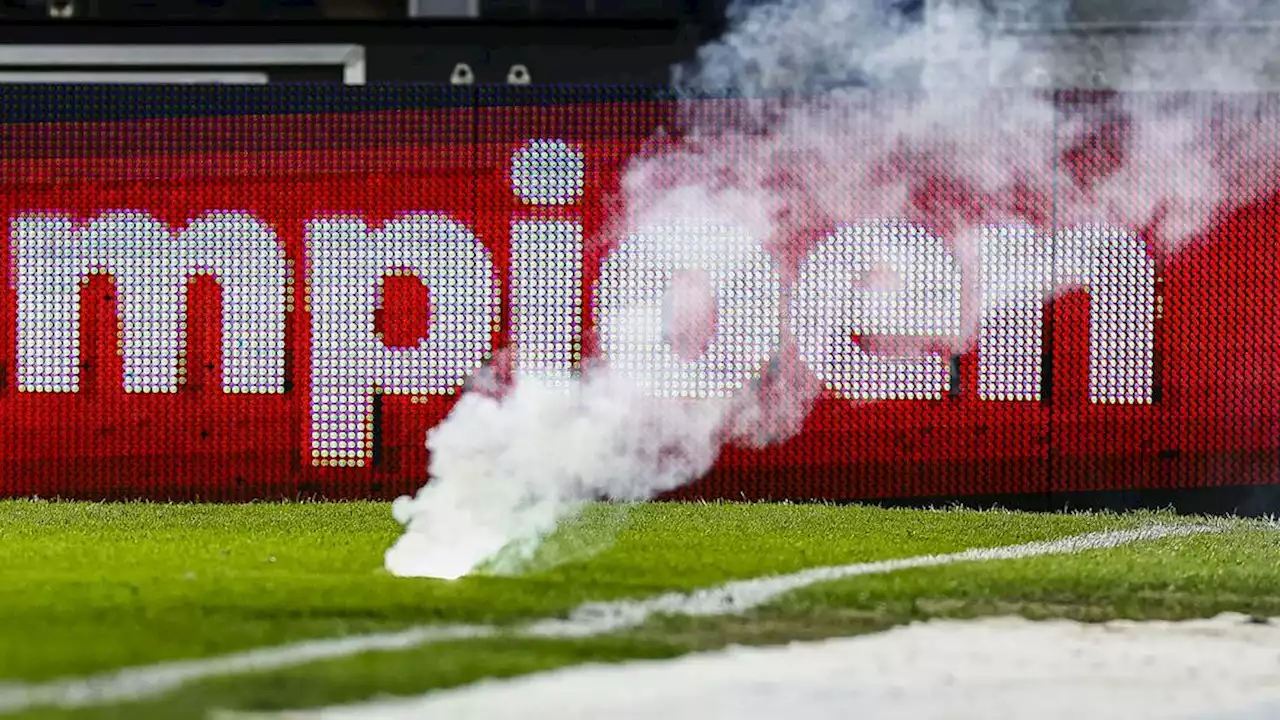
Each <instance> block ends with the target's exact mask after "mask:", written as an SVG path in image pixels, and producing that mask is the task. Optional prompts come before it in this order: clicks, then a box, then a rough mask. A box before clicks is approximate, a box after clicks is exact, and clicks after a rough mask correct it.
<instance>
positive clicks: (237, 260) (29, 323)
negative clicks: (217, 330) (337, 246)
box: [10, 211, 288, 393]
mask: <svg viewBox="0 0 1280 720" xmlns="http://www.w3.org/2000/svg"><path fill="white" fill-rule="evenodd" d="M10 232H11V234H12V237H11V247H12V252H13V263H14V267H13V270H14V276H13V278H12V281H13V283H14V285H15V286H16V290H17V305H18V307H17V315H18V318H17V320H18V333H17V344H18V368H17V376H18V389H19V390H22V391H28V392H76V391H77V390H78V389H79V386H80V347H79V338H80V289H81V287H82V284H83V283H84V282H85V281H87V280H88V278H89V276H90V275H92V274H95V273H101V274H108V275H111V276H112V277H113V278H114V280H115V284H116V293H117V298H118V301H117V306H118V309H119V313H120V330H121V332H120V351H121V354H122V355H123V357H124V389H125V390H126V391H129V392H176V391H177V389H178V383H179V377H180V372H179V370H180V363H181V357H182V353H183V351H184V349H185V347H184V346H185V340H186V335H187V334H186V312H187V283H188V281H189V280H190V279H191V278H192V277H193V276H195V275H210V276H212V277H213V278H214V279H215V280H216V281H217V282H218V284H219V285H220V286H221V288H222V293H223V296H222V299H223V302H222V305H223V316H222V367H223V376H222V388H223V390H224V391H226V392H253V393H272V392H283V390H284V319H285V308H286V300H287V297H286V292H287V286H288V268H287V264H286V260H285V256H284V251H283V249H282V248H281V246H280V244H279V242H278V241H277V239H276V236H275V234H274V233H273V232H272V231H271V229H270V228H268V227H267V226H266V225H264V224H263V223H261V222H260V221H258V220H257V219H256V218H254V217H253V216H252V215H250V214H248V213H242V212H211V213H206V214H204V215H202V216H200V217H198V218H196V219H195V220H192V221H191V222H190V223H189V224H188V225H187V226H186V228H184V229H183V230H181V231H180V232H177V233H174V232H173V231H171V230H170V229H169V227H167V226H166V225H165V224H164V223H161V222H160V221H158V220H156V219H155V218H154V217H152V216H151V215H149V214H147V213H143V212H134V211H112V212H107V213H103V214H101V215H99V216H97V217H96V218H93V219H92V220H90V221H89V222H87V223H83V224H77V223H75V222H73V221H72V220H71V219H70V218H68V217H66V216H62V215H52V214H32V215H22V216H18V217H15V218H14V219H13V221H12V223H11V227H10Z"/></svg>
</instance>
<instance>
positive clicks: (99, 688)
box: [0, 625, 497, 714]
mask: <svg viewBox="0 0 1280 720" xmlns="http://www.w3.org/2000/svg"><path fill="white" fill-rule="evenodd" d="M496 631H497V628H495V627H490V626H485V625H428V626H423V627H415V628H410V629H408V630H404V631H401V632H394V633H378V634H372V635H352V636H348V637H340V638H329V639H325V640H307V641H304V642H299V643H293V644H290V645H278V646H276V647H266V648H258V649H255V650H248V651H245V652H239V653H233V654H231V655H223V656H220V657H213V658H202V659H198V660H179V661H176V662H165V663H157V664H155V665H142V666H138V667H132V668H124V669H122V670H117V671H113V672H107V673H101V674H99V675H89V676H87V677H82V678H71V679H67V680H55V681H53V682H48V683H42V684H39V685H0V714H9V713H15V712H19V711H22V710H27V709H30V708H33V707H42V706H55V707H60V708H79V707H88V706H92V705H105V704H107V703H114V702H125V701H129V700H139V699H142V698H147V697H154V696H156V695H160V694H163V693H165V692H168V691H170V690H175V689H177V688H179V687H181V686H183V685H185V684H186V683H189V682H192V681H195V680H202V679H205V678H210V677H217V676H219V675H237V674H242V673H245V672H253V671H264V670H278V669H281V668H287V667H293V666H296V665H301V664H304V663H309V662H314V661H317V660H329V659H332V658H340V657H347V656H349V655H359V654H361V653H366V652H373V651H377V650H405V649H408V648H412V647H417V646H419V645H426V644H429V643H434V642H443V641H447V640H458V639H469V638H478V637H487V636H490V635H494V634H496Z"/></svg>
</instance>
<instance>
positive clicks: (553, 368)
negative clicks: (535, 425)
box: [511, 140, 586, 385]
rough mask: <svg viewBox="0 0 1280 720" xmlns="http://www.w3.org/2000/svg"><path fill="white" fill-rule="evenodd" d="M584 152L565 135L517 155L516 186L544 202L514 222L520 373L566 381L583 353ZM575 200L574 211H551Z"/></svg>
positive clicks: (531, 200) (535, 202)
mask: <svg viewBox="0 0 1280 720" xmlns="http://www.w3.org/2000/svg"><path fill="white" fill-rule="evenodd" d="M585 167H586V162H585V159H584V157H583V154H582V151H581V150H578V149H577V148H573V147H570V146H569V145H568V144H567V143H565V142H563V141H561V140H531V141H529V142H527V143H525V144H524V145H523V146H521V147H520V149H518V150H517V151H516V152H515V153H514V154H513V155H512V158H511V187H512V190H513V192H514V193H515V195H516V197H518V198H519V199H520V200H521V201H522V202H523V203H524V204H525V205H531V206H534V207H537V208H543V211H542V212H540V213H523V214H520V215H518V216H517V218H516V219H514V220H513V221H512V223H511V340H512V341H513V342H514V343H515V346H516V373H517V375H519V376H525V377H535V378H538V379H540V380H543V381H544V382H547V383H549V384H553V385H567V384H568V382H569V380H570V378H571V376H572V372H573V366H574V364H575V363H576V362H577V361H578V360H579V359H580V357H581V352H582V350H581V348H582V343H581V337H582V254H583V250H582V219H581V213H580V211H579V210H577V204H578V201H579V200H580V199H581V198H582V189H583V185H584V184H585V179H586V178H585V175H586V172H585ZM567 206H574V208H573V209H571V210H570V212H567V213H566V212H558V213H554V214H552V213H550V212H548V210H549V209H551V208H557V207H559V208H566V209H569V208H567Z"/></svg>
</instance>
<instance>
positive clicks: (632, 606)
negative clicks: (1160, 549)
mask: <svg viewBox="0 0 1280 720" xmlns="http://www.w3.org/2000/svg"><path fill="white" fill-rule="evenodd" d="M1218 530H1219V528H1214V527H1210V526H1208V525H1149V526H1145V527H1140V528H1134V529H1131V530H1111V531H1106V532H1095V533H1086V534H1084V535H1072V536H1070V537H1065V538H1059V539H1056V540H1042V541H1038V542H1030V543H1024V544H1022V545H1005V546H1003V547H993V548H973V549H971V550H964V551H962V552H958V553H948V554H945V555H917V556H915V557H905V558H897V559H893V560H878V561H875V562H865V563H856V564H853V565H836V566H827V567H816V568H809V569H807V570H801V571H799V572H795V573H791V574H789V575H773V576H765V577H758V578H751V579H748V580H735V581H732V582H729V583H725V584H724V585H719V586H716V587H711V588H706V589H703V590H696V591H694V592H692V593H678V592H673V593H666V594H664V595H659V596H657V597H653V598H647V599H643V600H617V601H614V602H607V603H586V604H584V605H582V606H580V607H579V608H578V609H577V610H575V611H574V612H573V613H572V614H571V615H570V616H569V617H568V618H567V619H564V620H544V621H541V622H535V623H533V624H531V625H529V626H527V627H526V628H525V629H524V634H527V635H535V636H543V637H586V636H590V635H601V634H604V633H607V632H615V631H618V630H625V629H627V628H631V627H635V626H637V625H640V624H642V623H644V622H645V621H647V620H648V619H650V618H652V617H653V616H655V615H696V616H707V615H732V614H737V613H741V612H744V611H747V610H751V609H753V608H757V607H760V606H761V605H765V604H767V603H770V602H772V601H774V600H776V599H778V598H779V597H781V596H782V595H785V594H787V593H789V592H792V591H794V590H799V589H801V588H804V587H807V586H809V585H813V584H815V583H820V582H827V581H829V580H839V579H841V578H848V577H854V576H857V575H880V574H884V573H891V572H897V571H899V570H910V569H912V568H924V567H938V566H940V565H952V564H955V563H965V562H986V561H990V560H1015V559H1019V558H1031V557H1037V556H1040V555H1068V554H1074V553H1079V552H1085V551H1087V550H1104V549H1107V548H1114V547H1119V546H1121V545H1128V544H1129V543H1134V542H1140V541H1143V540H1156V539H1159V538H1163V537H1172V536H1177V535H1194V534H1198V533H1205V532H1216V531H1218Z"/></svg>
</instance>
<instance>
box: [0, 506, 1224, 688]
mask: <svg viewBox="0 0 1280 720" xmlns="http://www.w3.org/2000/svg"><path fill="white" fill-rule="evenodd" d="M1219 529H1220V528H1214V527H1210V526H1207V525H1151V526H1147V527H1141V528H1134V529H1130V530H1112V531H1106V532H1095V533H1087V534H1084V535H1073V536H1071V537H1066V538H1059V539H1057V540H1043V541H1038V542H1030V543H1024V544H1021V545H1006V546H1004V547H994V548H974V549H971V550H965V551H962V552H957V553H949V554H946V555H922V556H917V557H908V558H898V559H893V560H880V561H876V562H865V563H856V564H852V565H837V566H828V567H818V568H809V569H807V570H801V571H799V572H795V573H791V574H788V575H774V576H767V577H760V578H753V579H750V580H736V581H733V582H729V583H725V584H723V585H719V586H716V587H711V588H706V589H703V590H697V591H694V592H691V593H666V594H663V595H659V596H657V597H654V598H649V599H644V600H618V601H613V602H593V603H586V604H584V605H581V606H579V607H578V609H577V610H575V611H574V612H572V613H571V614H570V615H569V617H568V618H564V619H553V620H540V621H535V622H532V623H529V624H526V625H523V626H517V627H513V628H501V627H498V626H486V625H444V626H442V625H428V626H422V627H415V628H410V629H408V630H404V631H401V632H394V633H379V634H372V635H353V636H348V637H341V638H332V639H326V640H309V641H305V642H300V643H294V644H290V645H280V646H276V647H270V648H259V649H256V650H249V651H246V652H240V653H233V654H230V655H223V656H221V657H214V658H203V659H196V660H181V661H177V662H166V663H157V664H155V665H144V666H138V667H133V668H125V669H122V670H118V671H113V672H108V673H102V674H98V675H90V676H87V677H81V678H70V679H67V680H55V681H52V682H47V683H41V684H35V685H0V714H9V713H15V712H19V711H22V710H27V709H29V708H33V707H47V706H54V707H60V708H79V707H89V706H94V705H104V704H108V703H119V702H127V701H132V700H141V699H145V698H149V697H155V696H157V695H161V694H163V693H166V692H169V691H171V690H175V689H177V688H179V687H181V686H182V685H185V684H187V683H189V682H194V681H196V680H202V679H205V678H211V677H218V676H223V675H238V674H244V673H247V672H255V671H258V672H261V671H267V670H279V669H283V668H287V667H295V666H298V665H303V664H306V663H310V662H315V661H319V660H331V659H336V658H341V657H347V656H352V655H360V654H363V653H367V652H376V651H385V650H406V649H409V648H414V647H420V646H422V645H428V644H431V643H436V642H444V641H448V640H459V639H471V638H482V637H492V636H496V635H500V634H502V635H508V636H525V637H590V636H593V635H602V634H606V633H612V632H619V631H622V630H626V629H629V628H633V627H636V626H638V625H641V624H643V623H644V622H645V621H647V620H649V619H650V618H652V617H654V616H657V615H695V616H710V615H730V614H735V613H741V612H743V611H746V610H750V609H752V608H756V607H759V606H761V605H764V604H766V603H769V602H771V601H773V600H776V599H778V598H779V597H781V596H782V595H784V594H786V593H789V592H792V591H794V590H798V589H801V588H804V587H807V586H809V585H813V584H814V583H819V582H825V581H828V580H838V579H840V578H847V577H854V576H857V575H877V574H883V573H890V572H896V571H899V570H908V569H912V568H923V567H938V566H942V565H952V564H955V563H965V562H986V561H990V560H1013V559H1019V558H1030V557H1038V556H1041V555H1063V554H1074V553H1079V552H1085V551H1088V550H1103V549H1108V548H1115V547H1119V546H1121V545H1128V544H1130V543H1134V542H1141V541H1145V540H1156V539H1159V538H1164V537H1173V536H1178V535H1192V534H1198V533H1205V532H1216V531H1217V530H1219Z"/></svg>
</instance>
